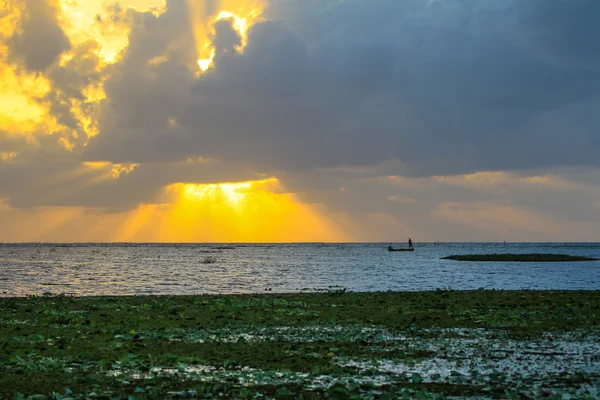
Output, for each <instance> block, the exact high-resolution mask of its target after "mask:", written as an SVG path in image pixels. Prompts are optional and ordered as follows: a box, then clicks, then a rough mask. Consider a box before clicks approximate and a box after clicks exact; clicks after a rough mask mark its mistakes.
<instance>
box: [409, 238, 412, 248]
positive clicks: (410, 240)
mask: <svg viewBox="0 0 600 400" xmlns="http://www.w3.org/2000/svg"><path fill="white" fill-rule="evenodd" d="M408 249H409V250H412V249H413V244H412V239H411V238H408Z"/></svg>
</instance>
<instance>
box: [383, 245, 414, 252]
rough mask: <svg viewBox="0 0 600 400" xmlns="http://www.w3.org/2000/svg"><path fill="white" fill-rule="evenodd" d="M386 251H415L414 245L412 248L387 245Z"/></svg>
mask: <svg viewBox="0 0 600 400" xmlns="http://www.w3.org/2000/svg"><path fill="white" fill-rule="evenodd" d="M388 251H415V249H414V247H413V248H412V249H395V248H393V247H392V246H390V247H388Z"/></svg>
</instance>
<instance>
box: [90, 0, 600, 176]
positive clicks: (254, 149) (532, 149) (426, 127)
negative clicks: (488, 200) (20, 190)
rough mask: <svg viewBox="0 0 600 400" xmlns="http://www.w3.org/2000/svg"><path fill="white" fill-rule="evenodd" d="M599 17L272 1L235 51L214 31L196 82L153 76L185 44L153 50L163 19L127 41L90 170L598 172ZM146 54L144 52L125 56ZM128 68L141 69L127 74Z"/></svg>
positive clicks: (507, 6) (382, 0)
mask: <svg viewBox="0 0 600 400" xmlns="http://www.w3.org/2000/svg"><path fill="white" fill-rule="evenodd" d="M582 3H585V4H582ZM173 4H174V3H172V2H170V3H169V4H168V5H169V8H170V9H169V11H168V12H167V13H173V14H174V13H176V11H177V10H175V11H171V8H172V7H173ZM586 4H587V5H588V7H585V5H586ZM292 11H293V12H292ZM599 11H600V10H599V8H598V6H596V5H595V3H592V2H586V1H581V2H568V1H562V0H547V1H543V2H528V1H508V2H504V3H503V4H502V5H501V6H499V5H498V4H497V3H493V2H481V1H467V0H465V1H461V2H445V1H432V2H424V1H412V2H397V1H392V0H379V1H372V2H366V1H356V0H355V1H350V0H348V1H344V2H321V3H315V2H305V1H302V2H300V1H285V2H281V1H273V2H272V4H271V6H270V7H268V8H267V10H266V15H267V16H268V17H270V18H271V19H272V20H268V21H265V22H261V23H258V24H256V25H254V26H253V27H252V28H251V29H250V32H249V35H248V40H247V46H246V48H245V49H244V51H243V52H236V51H235V50H234V49H235V48H236V46H237V45H239V43H240V39H239V37H238V36H237V35H236V33H235V32H234V31H233V29H232V28H231V25H230V24H229V23H228V22H227V21H220V22H219V23H217V26H216V34H215V38H214V43H213V44H214V46H215V48H216V54H217V56H216V58H215V64H214V65H215V66H214V68H213V69H211V70H210V71H208V72H207V73H205V74H203V75H201V76H200V77H199V78H195V76H194V75H193V74H192V72H191V71H190V68H193V66H191V65H190V63H189V62H187V63H186V62H184V61H185V60H186V57H187V55H186V53H185V52H182V51H180V50H179V52H174V53H171V57H170V59H169V61H168V62H165V63H163V64H160V65H159V66H155V65H150V64H148V60H149V59H150V58H151V56H157V55H159V54H164V51H165V47H166V46H168V44H171V43H175V42H177V41H178V40H180V39H179V38H180V36H181V35H185V34H187V33H186V32H185V29H184V30H182V29H181V28H179V29H177V28H174V27H171V30H170V31H169V32H170V33H169V34H165V33H164V32H165V29H162V30H160V32H163V33H162V34H161V36H160V39H162V41H161V40H158V41H157V40H156V37H155V36H156V35H157V33H158V32H159V31H158V27H159V26H162V25H161V24H163V23H166V20H167V18H166V17H159V18H157V19H156V28H155V30H153V29H145V30H144V31H140V32H137V33H135V32H134V33H133V34H132V37H131V39H132V43H131V45H132V49H133V50H131V51H128V53H129V54H128V57H127V58H126V59H125V60H124V62H123V63H122V64H121V65H119V66H117V68H118V69H119V72H117V74H116V76H115V77H113V78H111V79H110V80H109V81H108V82H107V87H108V88H109V90H108V95H109V96H108V99H107V100H106V102H105V104H104V105H103V106H104V107H105V109H104V111H105V116H106V117H105V118H104V119H103V120H101V125H100V127H101V134H100V135H99V136H98V137H97V140H95V141H94V142H93V143H92V144H91V145H90V147H89V155H88V157H91V158H98V159H108V160H114V161H133V162H135V161H148V160H154V159H161V160H176V159H180V158H181V157H187V156H190V155H201V156H209V157H217V158H219V159H222V160H240V161H244V162H250V163H253V164H255V165H256V167H257V168H258V169H259V170H263V171H274V170H290V171H297V170H306V169H311V168H315V167H336V166H344V165H345V166H352V165H375V164H379V163H381V162H383V161H385V160H390V159H394V158H397V159H399V160H401V161H402V162H404V163H405V164H406V165H407V170H408V173H411V174H416V175H430V174H442V173H445V174H447V173H468V172H474V171H478V170H488V169H521V168H534V167H543V166H554V165H578V164H593V165H598V159H597V157H596V156H595V151H594V149H595V148H597V147H594V146H597V144H598V143H597V141H596V139H595V137H596V136H597V126H598V122H600V120H599V119H598V115H597V113H596V112H595V111H594V110H596V109H598V107H597V105H598V104H599V103H598V101H599V100H598V99H599V98H600V83H599V82H600V81H599V80H598V79H597V74H598V72H599V71H598V68H594V67H593V66H594V65H595V64H594V63H595V61H594V59H595V57H596V55H595V54H597V53H598V51H596V50H597V48H596V47H595V46H596V41H594V40H588V36H589V37H597V36H598V37H600V28H597V27H596V25H594V24H591V23H588V22H586V21H588V20H589V16H588V15H587V14H591V15H595V16H597V17H600V12H599ZM580 14H585V15H581V18H582V20H583V21H584V24H583V25H582V26H580V25H578V24H577V21H578V20H579V17H578V15H580ZM296 15H297V16H298V18H297V19H295V18H296ZM280 16H284V17H287V19H278V18H277V17H280ZM561 16H562V17H561ZM152 18H154V17H152ZM173 18H175V17H173ZM561 18H564V20H563V19H561ZM163 19H164V21H163ZM553 29H554V30H553ZM581 31H585V33H582V32H581ZM553 37H560V38H561V42H560V43H556V41H554V40H552V38H553ZM152 38H154V39H153V40H151V39H152ZM150 43H151V44H150ZM145 46H149V47H148V50H153V52H152V51H146V52H136V51H135V49H136V48H146V47H145ZM147 53H151V54H147ZM547 54H549V55H551V56H552V59H549V58H548V57H547V56H546V55H547ZM557 59H564V60H565V62H563V63H557V62H555V61H556V60H557ZM130 64H131V65H138V66H139V65H143V68H142V69H141V72H140V73H138V74H137V75H134V76H132V75H127V74H124V72H123V71H127V70H129V69H130V68H131V65H130ZM584 67H585V68H584ZM146 71H148V73H146ZM121 74H124V75H121ZM113 87H118V90H114V91H113V90H111V88H113ZM124 101H126V103H127V104H123V102H124ZM125 117H126V118H127V121H126V123H115V122H110V121H111V120H112V121H120V119H121V118H125ZM170 118H171V119H172V121H177V125H176V126H175V125H171V126H169V125H168V120H169V119H170ZM120 122H122V121H120ZM572 123H575V124H576V129H569V126H570V124H572ZM554 124H556V126H552V125H554ZM117 131H118V132H119V133H118V134H117V133H115V132H117ZM567 142H568V143H570V144H572V147H573V148H572V150H570V151H564V144H565V143H567Z"/></svg>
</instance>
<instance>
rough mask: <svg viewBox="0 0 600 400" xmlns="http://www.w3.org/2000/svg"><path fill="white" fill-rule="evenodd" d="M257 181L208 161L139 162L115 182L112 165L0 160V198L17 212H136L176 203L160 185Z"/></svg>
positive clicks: (237, 169)
mask: <svg viewBox="0 0 600 400" xmlns="http://www.w3.org/2000/svg"><path fill="white" fill-rule="evenodd" d="M0 143H2V142H1V137H0ZM240 171H246V172H240ZM261 178H262V177H261V176H259V175H257V174H256V173H253V172H251V171H250V170H249V169H248V168H247V166H243V165H236V164H226V165H225V164H219V163H211V162H207V163H193V162H184V163H175V164H143V165H140V166H138V167H137V168H135V169H134V170H133V171H131V172H129V173H125V172H123V173H121V175H120V176H119V178H118V179H114V178H113V177H112V172H111V167H110V166H108V167H103V168H90V167H86V166H85V165H82V164H81V163H80V161H79V160H77V159H73V160H70V161H69V160H67V161H62V162H61V161H57V160H54V161H53V162H44V161H42V162H35V161H33V162H27V163H23V162H11V163H1V162H0V182H2V184H1V185H0V198H2V197H7V198H8V204H9V205H10V206H12V207H17V208H35V207H41V206H85V207H92V208H99V209H103V210H104V212H121V211H127V210H131V209H135V208H136V207H137V206H138V205H139V204H142V203H160V202H165V201H173V200H175V199H168V198H166V197H165V196H164V195H165V193H164V187H165V186H168V185H171V184H174V183H197V182H204V183H217V182H235V181H237V180H254V179H261Z"/></svg>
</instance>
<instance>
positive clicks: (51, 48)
mask: <svg viewBox="0 0 600 400" xmlns="http://www.w3.org/2000/svg"><path fill="white" fill-rule="evenodd" d="M24 4H25V8H24V12H23V17H22V20H21V30H20V32H19V33H16V34H15V35H13V36H12V37H11V38H10V39H9V46H10V55H11V57H12V58H13V59H14V60H18V61H19V62H21V63H22V64H23V65H24V66H25V68H27V69H28V70H29V71H35V72H40V71H44V70H46V69H47V68H48V67H50V66H51V65H52V64H54V62H55V61H56V60H57V59H58V57H59V56H60V55H61V53H63V52H64V51H66V50H68V49H69V48H70V46H71V44H70V42H69V39H68V38H67V35H66V34H65V33H64V32H63V30H62V28H61V27H60V25H59V23H58V17H57V7H58V6H57V4H56V3H55V2H54V1H52V0H24Z"/></svg>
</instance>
